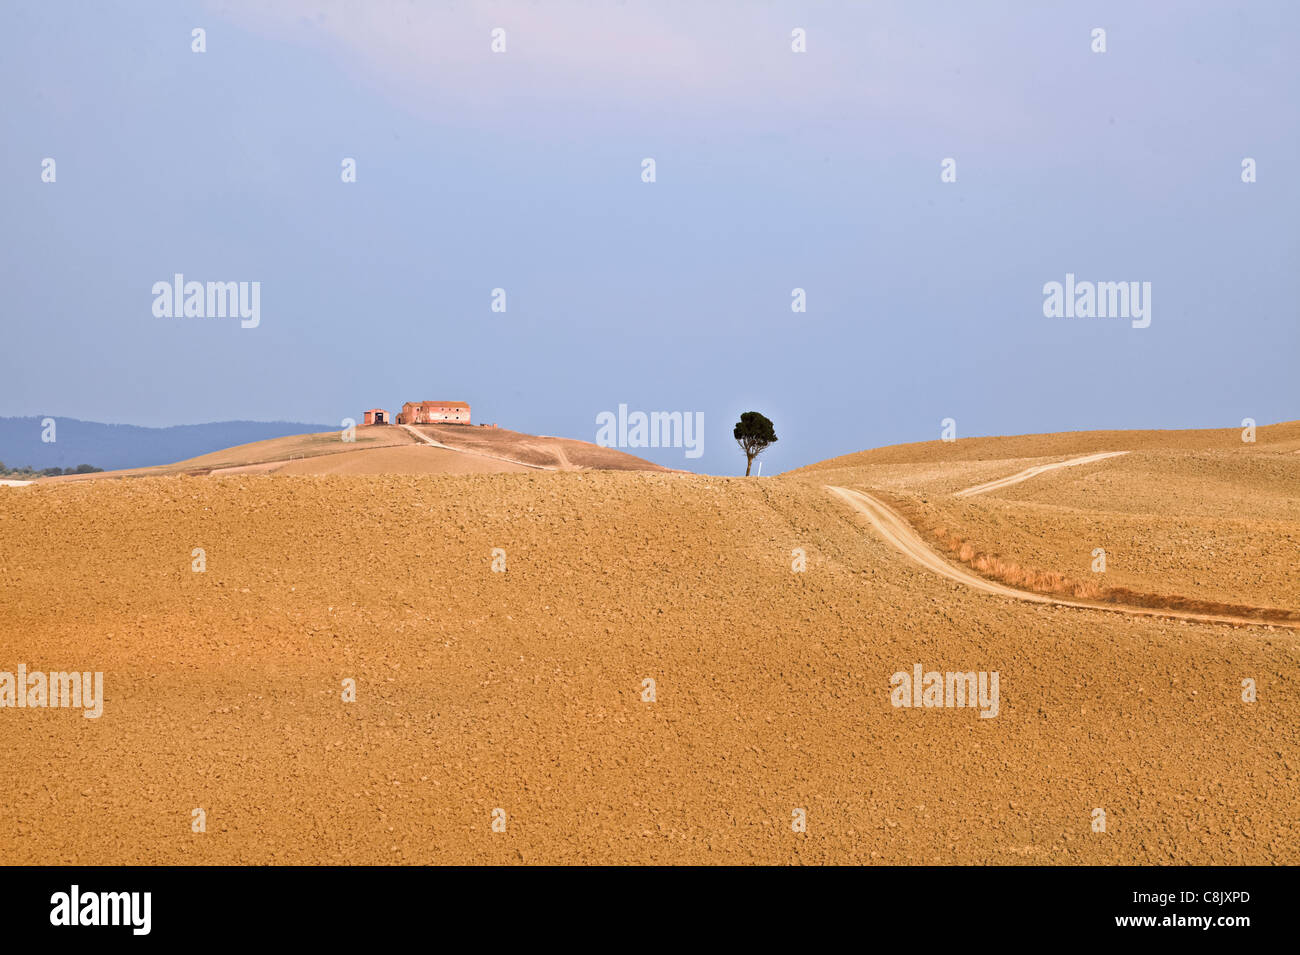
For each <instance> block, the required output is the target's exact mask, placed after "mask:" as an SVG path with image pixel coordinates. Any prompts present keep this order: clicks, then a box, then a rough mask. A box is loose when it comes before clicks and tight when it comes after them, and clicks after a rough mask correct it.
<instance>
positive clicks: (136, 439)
mask: <svg viewBox="0 0 1300 955" xmlns="http://www.w3.org/2000/svg"><path fill="white" fill-rule="evenodd" d="M46 417H50V418H53V419H54V423H55V434H54V437H55V440H54V441H52V442H48V443H47V442H45V441H42V440H41V434H42V432H43V431H44V428H43V427H42V425H41V422H42V421H44V420H45V418H46ZM337 430H339V429H338V428H337V427H335V426H332V425H325V424H303V423H302V422H296V421H213V422H210V423H208V424H181V425H173V426H172V427H168V428H146V427H142V426H140V425H134V424H103V423H102V422H98V421H82V420H80V419H78V418H60V417H58V416H56V415H48V416H44V415H43V416H40V417H30V418H0V462H3V464H4V465H5V466H6V467H9V468H20V467H26V466H30V467H32V468H35V469H36V470H38V471H39V470H41V469H43V468H70V467H76V466H77V465H78V464H92V465H94V466H95V467H100V468H104V469H105V470H110V471H111V470H117V469H121V468H145V467H151V466H153V465H155V464H171V463H172V462H174V461H183V460H185V459H186V458H193V457H197V456H198V455H200V454H208V453H210V452H212V451H220V450H222V449H224V448H229V447H233V446H235V445H239V444H248V443H250V442H253V441H265V440H266V439H268V438H283V437H287V436H289V435H293V434H311V433H314V432H320V431H337Z"/></svg>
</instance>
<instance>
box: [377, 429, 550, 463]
mask: <svg viewBox="0 0 1300 955" xmlns="http://www.w3.org/2000/svg"><path fill="white" fill-rule="evenodd" d="M402 428H404V429H405V430H407V431H409V432H410V433H411V434H413V435H415V437H416V438H417V439H418V440H420V441H423V442H424V443H425V444H427V445H430V446H431V447H435V448H442V449H443V450H444V451H455V452H456V453H457V454H468V455H472V456H474V457H478V458H491V459H492V460H494V461H504V462H505V463H506V464H517V465H518V466H519V467H521V468H532V469H533V470H534V471H558V470H560V469H559V468H553V467H550V466H548V465H545V464H529V463H528V462H527V461H516V460H515V459H514V458H506V457H502V456H501V455H499V454H487V453H485V452H483V451H466V450H465V449H463V448H453V447H452V446H451V445H449V444H443V443H442V442H441V441H435V440H434V439H433V438H431V437H429V436H428V435H427V434H425V433H424V432H422V431H417V430H416V429H415V428H414V427H412V426H411V425H409V424H404V425H402Z"/></svg>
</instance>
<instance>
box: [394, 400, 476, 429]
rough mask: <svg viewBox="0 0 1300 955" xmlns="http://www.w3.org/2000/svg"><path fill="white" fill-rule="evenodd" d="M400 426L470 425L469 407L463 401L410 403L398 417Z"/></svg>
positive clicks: (403, 407)
mask: <svg viewBox="0 0 1300 955" xmlns="http://www.w3.org/2000/svg"><path fill="white" fill-rule="evenodd" d="M397 423H398V424H439V423H441V424H469V405H468V404H466V403H465V402H463V401H408V402H406V404H404V405H402V413H401V414H399V415H398V416H397Z"/></svg>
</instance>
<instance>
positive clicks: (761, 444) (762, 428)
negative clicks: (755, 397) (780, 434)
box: [731, 411, 776, 477]
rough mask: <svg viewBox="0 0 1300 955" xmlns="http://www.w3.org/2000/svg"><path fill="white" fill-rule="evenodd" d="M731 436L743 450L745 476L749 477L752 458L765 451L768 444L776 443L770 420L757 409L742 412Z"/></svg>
mask: <svg viewBox="0 0 1300 955" xmlns="http://www.w3.org/2000/svg"><path fill="white" fill-rule="evenodd" d="M731 436H732V437H733V438H735V439H736V443H737V444H738V445H740V450H742V451H744V452H745V477H749V469H750V468H751V467H753V466H754V458H756V457H758V456H759V455H760V454H762V453H763V452H764V451H766V450H767V448H768V446H769V445H773V444H776V430H775V429H774V428H773V427H772V422H771V421H769V420H768V419H767V418H765V417H763V415H761V414H759V413H758V412H757V411H746V412H745V413H744V414H742V415H741V416H740V420H739V421H737V422H736V427H735V429H734V430H733V431H732V432H731Z"/></svg>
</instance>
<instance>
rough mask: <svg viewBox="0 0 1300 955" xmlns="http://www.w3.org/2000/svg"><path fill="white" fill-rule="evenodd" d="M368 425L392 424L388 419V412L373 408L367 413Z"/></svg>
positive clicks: (366, 421) (366, 420)
mask: <svg viewBox="0 0 1300 955" xmlns="http://www.w3.org/2000/svg"><path fill="white" fill-rule="evenodd" d="M365 423H366V424H392V423H393V422H392V421H391V420H390V419H389V417H388V412H387V411H385V410H384V409H383V408H371V409H370V410H369V411H367V412H366V418H365Z"/></svg>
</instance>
